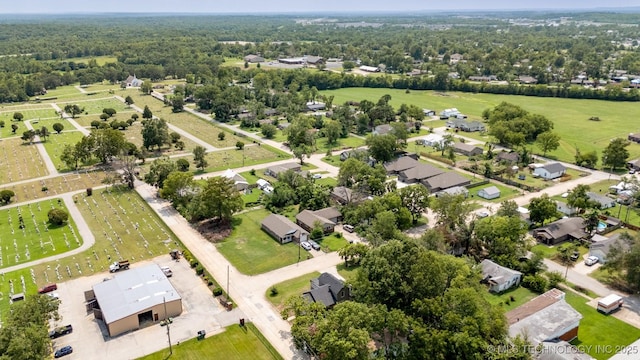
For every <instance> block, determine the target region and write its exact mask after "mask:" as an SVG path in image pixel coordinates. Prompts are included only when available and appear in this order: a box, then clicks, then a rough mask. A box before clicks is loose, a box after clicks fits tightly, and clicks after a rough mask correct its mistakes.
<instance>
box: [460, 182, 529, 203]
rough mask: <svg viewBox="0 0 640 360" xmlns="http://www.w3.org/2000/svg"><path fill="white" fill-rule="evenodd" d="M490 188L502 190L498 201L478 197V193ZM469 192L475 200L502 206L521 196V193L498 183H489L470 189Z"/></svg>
mask: <svg viewBox="0 0 640 360" xmlns="http://www.w3.org/2000/svg"><path fill="white" fill-rule="evenodd" d="M490 186H495V187H497V188H498V189H499V190H500V197H499V198H497V199H491V200H487V199H484V198H481V197H480V196H478V191H480V190H482V189H486V188H488V187H490ZM469 192H470V193H471V195H472V198H473V199H476V200H479V201H487V202H491V203H495V204H500V203H502V202H503V201H507V200H511V199H513V198H516V197H518V196H519V195H520V193H521V191H518V190H515V189H513V188H511V187H508V186H505V185H502V184H498V183H489V184H487V185H482V186H477V187H474V188H473V189H470V190H469Z"/></svg>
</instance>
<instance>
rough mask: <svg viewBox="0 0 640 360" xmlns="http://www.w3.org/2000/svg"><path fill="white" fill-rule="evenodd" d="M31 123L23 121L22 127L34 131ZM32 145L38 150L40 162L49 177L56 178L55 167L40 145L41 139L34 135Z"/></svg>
mask: <svg viewBox="0 0 640 360" xmlns="http://www.w3.org/2000/svg"><path fill="white" fill-rule="evenodd" d="M31 121H32V120H27V121H25V122H24V125H25V126H26V127H27V129H29V130H35V129H34V128H33V125H32V124H31ZM34 144H35V145H36V149H38V152H39V153H40V157H41V158H42V162H43V163H44V165H45V166H46V168H47V171H48V172H49V175H51V176H58V175H59V174H58V169H56V166H55V165H54V164H53V161H51V158H50V157H49V154H47V149H45V148H44V144H43V143H42V139H40V136H38V135H36V137H35V138H34Z"/></svg>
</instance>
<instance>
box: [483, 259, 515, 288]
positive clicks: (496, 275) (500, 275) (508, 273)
mask: <svg viewBox="0 0 640 360" xmlns="http://www.w3.org/2000/svg"><path fill="white" fill-rule="evenodd" d="M480 266H482V277H484V278H486V277H487V276H489V277H491V281H493V282H495V283H496V284H498V285H501V284H503V283H506V282H508V281H509V280H510V279H511V278H513V277H514V276H516V275H520V276H522V273H521V272H520V271H516V270H511V269H509V268H507V267H504V266H500V265H498V264H496V263H494V262H493V261H491V260H489V259H484V260H482V262H481V263H480Z"/></svg>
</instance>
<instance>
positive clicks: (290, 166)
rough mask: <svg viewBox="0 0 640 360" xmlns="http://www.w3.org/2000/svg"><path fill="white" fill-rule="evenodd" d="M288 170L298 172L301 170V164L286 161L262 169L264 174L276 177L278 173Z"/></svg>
mask: <svg viewBox="0 0 640 360" xmlns="http://www.w3.org/2000/svg"><path fill="white" fill-rule="evenodd" d="M288 170H292V171H295V172H299V171H300V170H302V166H301V165H300V164H298V163H286V164H280V165H273V166H269V167H268V168H267V169H266V170H265V171H264V173H265V175H268V176H271V177H274V178H278V174H280V173H283V172H285V171H288Z"/></svg>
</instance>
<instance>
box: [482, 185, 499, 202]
mask: <svg viewBox="0 0 640 360" xmlns="http://www.w3.org/2000/svg"><path fill="white" fill-rule="evenodd" d="M478 196H480V197H481V198H483V199H487V200H491V199H497V198H499V197H500V189H498V188H497V187H495V186H489V187H486V188H484V189H481V190H480V191H478Z"/></svg>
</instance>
